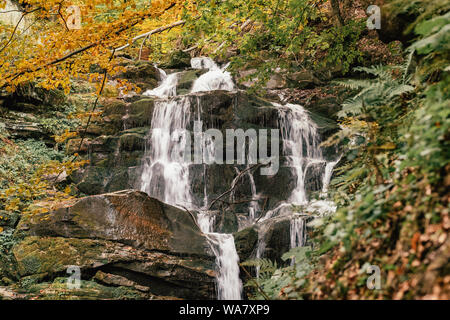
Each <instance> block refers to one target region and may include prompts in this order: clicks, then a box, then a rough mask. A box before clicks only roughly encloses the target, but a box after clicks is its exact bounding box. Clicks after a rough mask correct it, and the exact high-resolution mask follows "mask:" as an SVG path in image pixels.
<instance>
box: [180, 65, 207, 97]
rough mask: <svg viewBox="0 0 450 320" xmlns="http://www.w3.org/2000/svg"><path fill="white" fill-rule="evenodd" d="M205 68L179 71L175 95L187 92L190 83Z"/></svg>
mask: <svg viewBox="0 0 450 320" xmlns="http://www.w3.org/2000/svg"><path fill="white" fill-rule="evenodd" d="M207 71H208V70H207V69H200V70H187V71H183V72H181V74H180V76H179V78H178V83H177V95H182V94H187V93H189V92H190V91H191V89H192V85H193V84H194V82H195V80H197V79H198V78H199V77H200V76H201V75H202V74H204V73H205V72H207Z"/></svg>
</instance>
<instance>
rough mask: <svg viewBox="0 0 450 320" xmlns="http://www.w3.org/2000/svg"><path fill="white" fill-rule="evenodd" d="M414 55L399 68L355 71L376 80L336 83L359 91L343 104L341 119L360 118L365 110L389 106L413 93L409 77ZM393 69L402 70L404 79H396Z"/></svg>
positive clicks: (359, 68) (377, 67)
mask: <svg viewBox="0 0 450 320" xmlns="http://www.w3.org/2000/svg"><path fill="white" fill-rule="evenodd" d="M411 59H412V54H411V53H410V57H408V59H407V61H406V63H405V64H404V65H402V66H397V67H383V66H372V67H358V68H355V71H360V72H364V73H366V74H369V75H372V76H375V79H369V80H366V79H364V80H357V79H350V80H346V81H336V82H335V83H336V84H338V85H341V86H343V87H346V88H349V89H352V90H358V91H359V92H358V93H357V94H356V95H355V96H354V97H352V98H350V99H347V100H346V101H345V102H344V103H343V104H342V110H341V111H340V112H339V113H338V116H339V117H348V116H351V115H353V116H358V115H361V114H363V113H364V112H365V108H369V109H370V108H372V107H379V106H383V105H386V104H388V103H389V102H390V101H391V100H392V99H393V98H395V97H398V96H401V95H402V94H405V93H408V92H411V91H413V90H414V87H413V86H411V85H409V84H408V82H409V81H410V78H409V77H408V76H407V74H408V70H409V67H410V64H411ZM393 69H400V70H402V73H403V74H402V77H400V78H398V79H397V78H394V76H393V71H394V70H393Z"/></svg>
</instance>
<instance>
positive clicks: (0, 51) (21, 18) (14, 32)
mask: <svg viewBox="0 0 450 320" xmlns="http://www.w3.org/2000/svg"><path fill="white" fill-rule="evenodd" d="M38 10H41V8H40V7H39V8H36V9H34V10H31V11H28V12H24V13H23V14H22V16H21V17H20V19H19V22H17V24H16V26H15V27H14V30H13V32H12V34H11V37H10V38H9V40H8V41H7V42H6V43H5V45H4V46H3V47H2V48H1V49H0V53H2V52H3V50H5V49H6V47H8V45H9V44H10V43H11V41H12V39H13V38H14V35H15V34H16V31H17V29H18V28H19V25H20V23H21V22H22V20H23V18H24V17H25V16H26V15H28V14H30V13H33V12H35V11H38Z"/></svg>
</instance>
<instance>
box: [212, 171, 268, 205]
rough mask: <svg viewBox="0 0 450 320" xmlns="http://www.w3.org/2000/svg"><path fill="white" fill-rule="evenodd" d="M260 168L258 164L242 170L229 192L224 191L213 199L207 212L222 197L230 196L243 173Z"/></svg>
mask: <svg viewBox="0 0 450 320" xmlns="http://www.w3.org/2000/svg"><path fill="white" fill-rule="evenodd" d="M261 166H262V164H261V163H258V164H255V165H253V166H251V167H248V168H246V169H245V170H242V171H241V172H240V173H239V174H238V175H237V177H236V178H235V179H234V182H233V184H232V186H231V188H230V189H229V190H227V191H225V192H224V193H222V194H221V195H220V196H219V197H217V198H216V199H214V200H213V201H212V202H211V204H210V205H209V207H208V210H211V208H212V207H213V206H214V204H215V203H216V202H217V201H219V200H220V199H222V198H223V197H224V196H226V195H227V194H230V193H231V192H233V190H234V189H236V187H237V183H238V181H239V180H240V179H241V178H242V176H243V175H244V174H245V173H247V172H248V171H250V170H253V169H255V168H256V169H257V168H259V167H261Z"/></svg>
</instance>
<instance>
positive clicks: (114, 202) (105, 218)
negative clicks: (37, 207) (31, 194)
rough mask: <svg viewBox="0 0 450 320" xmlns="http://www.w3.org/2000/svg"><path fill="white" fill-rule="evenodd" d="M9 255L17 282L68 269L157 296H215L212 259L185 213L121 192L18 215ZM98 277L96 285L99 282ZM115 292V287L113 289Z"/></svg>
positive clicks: (131, 193)
mask: <svg viewBox="0 0 450 320" xmlns="http://www.w3.org/2000/svg"><path fill="white" fill-rule="evenodd" d="M15 237H16V238H18V239H21V241H20V242H19V243H18V244H16V245H15V246H14V247H13V249H12V251H13V254H14V257H15V259H16V261H17V269H18V272H19V274H20V277H29V276H36V275H43V278H44V279H53V278H55V277H56V276H58V275H61V274H64V273H65V271H66V269H67V267H68V266H70V265H74V266H78V267H80V269H81V275H82V278H83V279H91V278H92V277H94V276H95V275H96V274H98V272H99V271H101V272H102V273H100V274H101V275H102V277H103V280H102V282H103V283H105V281H107V280H105V279H109V280H108V281H113V280H111V279H115V280H116V282H117V281H118V279H120V280H121V281H118V282H117V283H116V284H115V285H119V286H128V287H132V288H138V289H139V290H141V291H142V290H144V291H148V292H149V293H150V294H153V295H157V296H173V297H179V298H188V299H211V298H213V297H214V295H215V293H214V271H213V269H214V257H213V256H212V255H211V253H210V252H209V247H208V244H207V242H206V241H207V240H206V238H205V237H204V236H203V234H202V233H201V231H200V230H199V229H198V227H197V225H196V223H195V221H194V220H193V218H192V217H191V216H190V214H189V213H187V212H184V211H182V210H180V209H177V208H175V207H172V206H169V205H166V204H164V203H162V202H160V201H158V200H156V199H153V198H150V197H148V196H147V195H146V194H145V193H142V192H137V191H132V190H125V191H121V192H116V193H110V194H103V195H97V196H91V197H86V198H82V199H80V200H78V201H75V202H72V203H65V204H63V205H62V206H61V207H60V208H58V209H56V210H55V211H53V212H51V213H49V214H37V215H25V216H24V217H23V218H22V219H21V221H20V223H19V225H18V226H17V230H16V233H15ZM98 278H99V275H97V277H96V279H97V280H98ZM113 285H114V284H113Z"/></svg>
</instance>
